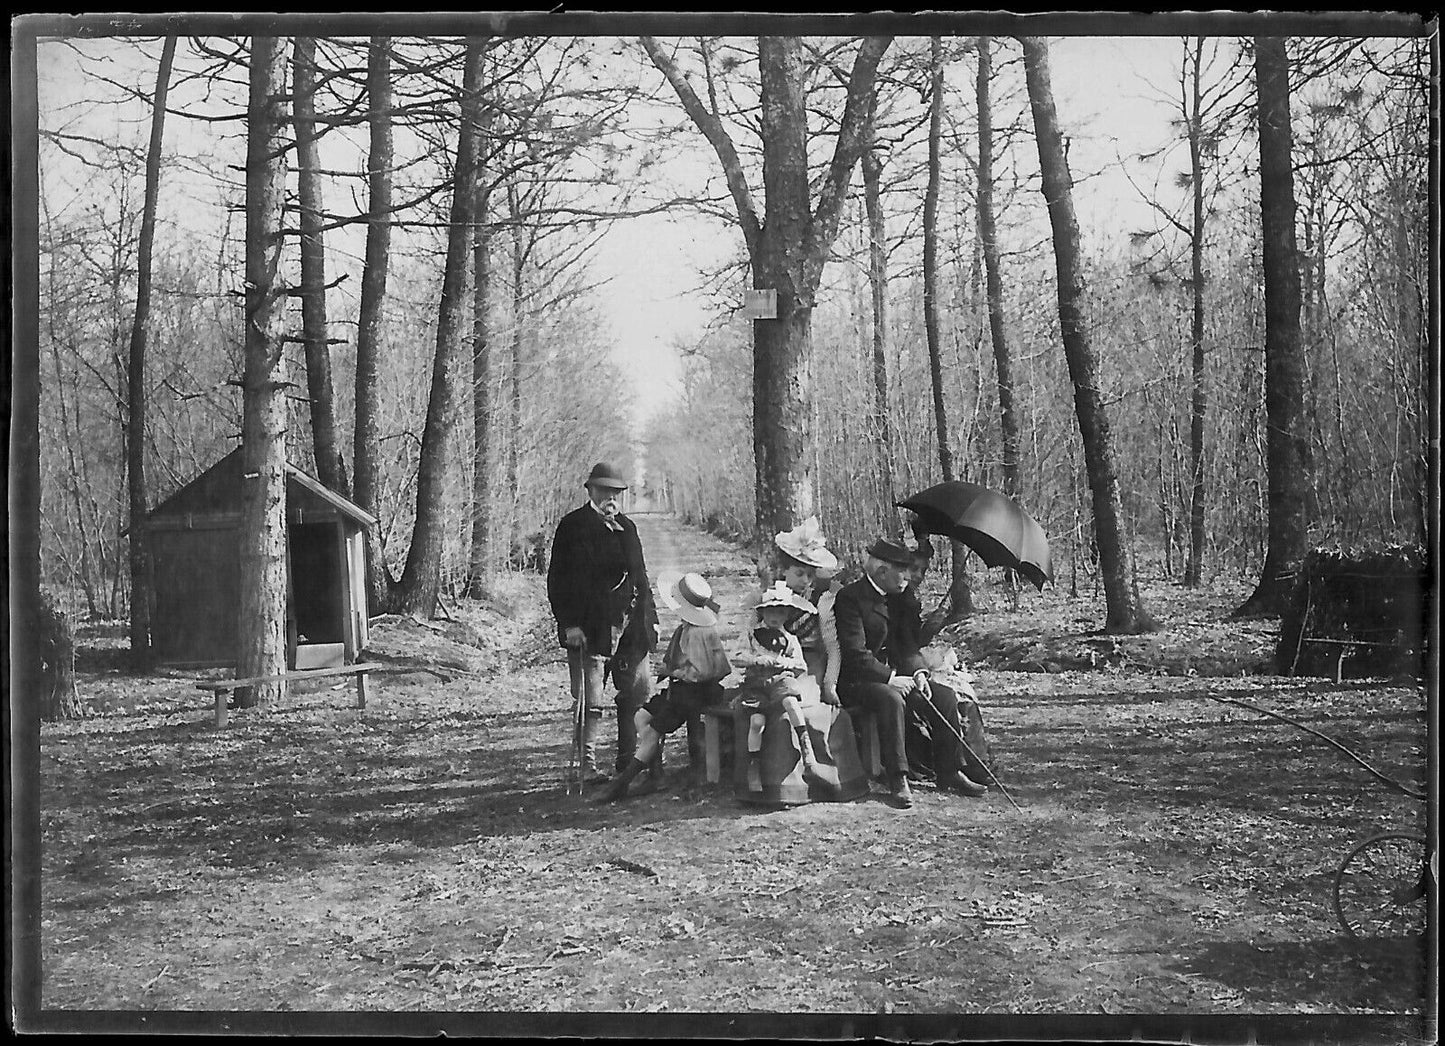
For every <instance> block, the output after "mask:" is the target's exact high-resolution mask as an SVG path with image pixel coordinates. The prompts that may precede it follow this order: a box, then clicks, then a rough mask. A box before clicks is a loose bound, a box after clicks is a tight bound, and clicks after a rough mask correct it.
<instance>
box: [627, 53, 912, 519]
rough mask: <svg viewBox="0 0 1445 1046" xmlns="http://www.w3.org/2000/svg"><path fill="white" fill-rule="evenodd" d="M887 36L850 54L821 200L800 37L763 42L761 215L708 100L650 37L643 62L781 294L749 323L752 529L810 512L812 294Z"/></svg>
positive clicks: (756, 266)
mask: <svg viewBox="0 0 1445 1046" xmlns="http://www.w3.org/2000/svg"><path fill="white" fill-rule="evenodd" d="M891 41H892V38H891V37H886V36H883V37H868V38H866V39H865V40H864V41H863V42H862V44H861V45H860V47H859V48H858V53H857V55H856V56H855V58H854V62H853V69H852V73H851V75H850V77H849V81H848V87H847V92H846V98H845V101H844V106H843V114H842V117H841V118H840V120H839V122H838V137H837V140H836V142H835V144H834V149H833V154H832V157H831V159H830V161H829V162H828V164H827V167H826V171H825V173H824V174H823V177H822V181H821V183H820V187H819V189H818V192H817V196H816V200H815V199H814V198H813V195H812V193H811V192H810V188H809V178H808V100H807V91H806V90H805V86H804V76H803V69H802V58H801V56H802V42H801V41H800V40H799V39H798V38H796V37H770V36H765V37H760V38H759V39H758V74H759V96H760V102H761V110H762V111H761V125H760V130H761V137H762V180H763V192H764V203H763V213H762V217H761V219H760V218H759V214H758V208H757V204H756V202H755V201H754V198H753V194H752V191H751V190H750V189H749V187H748V184H747V180H746V176H745V172H744V170H743V165H742V161H741V160H740V158H739V156H738V151H737V147H736V145H735V144H734V142H733V140H732V138H731V136H730V135H729V134H728V132H727V130H726V128H725V127H724V126H723V123H722V120H721V119H720V117H719V113H718V111H717V108H716V105H715V99H711V100H712V101H713V102H714V104H713V105H704V104H703V102H702V100H701V99H700V98H699V97H698V95H697V93H696V91H694V90H693V87H692V85H691V83H689V81H688V80H687V79H686V78H685V77H684V76H683V74H682V72H681V70H680V69H679V68H678V66H677V64H676V62H675V61H674V59H673V58H672V56H671V55H670V54H669V53H668V52H667V51H665V50H664V49H663V47H662V45H661V44H660V43H659V42H658V41H657V40H655V39H653V38H651V37H643V38H642V45H643V47H644V48H645V49H646V51H647V54H648V57H650V58H651V59H652V62H653V64H654V65H655V66H657V68H658V70H659V71H660V72H661V73H662V74H663V76H664V77H666V79H667V81H668V83H669V84H671V85H672V88H673V90H674V91H675V92H676V94H677V96H678V99H679V101H681V103H682V106H683V108H684V109H685V110H686V112H687V114H688V116H689V117H690V118H691V119H692V121H693V123H694V124H695V125H696V126H697V128H698V130H699V131H701V132H702V134H703V136H704V137H705V138H706V139H707V140H708V143H709V144H710V145H711V146H712V147H713V151H714V152H716V153H717V156H718V159H719V161H721V163H722V168H723V174H724V177H725V179H726V181H727V185H728V190H729V192H730V194H731V196H732V200H733V205H734V207H735V208H736V211H737V219H738V224H739V225H740V227H741V230H742V234H743V241H744V243H745V245H746V247H747V252H748V258H749V261H750V263H751V267H752V281H753V286H754V287H755V288H758V289H760V290H772V291H775V292H776V294H777V318H776V319H760V320H756V321H754V324H753V452H754V467H755V469H756V478H757V500H756V508H755V511H756V517H757V519H756V525H757V534H759V535H762V534H769V533H772V532H774V531H776V530H786V529H788V528H789V527H791V526H793V525H794V524H795V523H797V522H799V521H800V520H802V519H805V518H806V517H808V516H810V515H812V514H813V512H814V496H815V495H814V477H813V475H812V468H811V463H812V461H813V454H812V452H811V438H810V436H811V433H810V431H809V429H810V423H811V418H812V389H811V386H810V382H809V379H808V369H807V359H808V355H809V352H810V346H811V333H810V332H811V323H812V314H813V305H814V295H815V293H816V291H817V288H818V283H819V280H820V279H821V277H822V272H823V266H824V264H825V262H826V259H827V254H828V251H829V248H830V247H831V246H832V244H833V241H834V238H835V237H836V236H837V232H838V223H839V219H840V217H841V212H842V205H843V201H844V199H845V198H846V195H847V189H848V183H849V181H850V180H851V178H852V173H853V168H854V166H855V165H856V164H857V162H858V159H859V157H860V156H861V155H862V153H863V150H864V148H865V146H866V145H867V143H868V142H869V140H870V138H871V125H872V122H873V114H874V109H875V105H876V93H875V90H874V80H875V77H876V74H877V69H878V62H879V60H880V59H881V58H882V56H883V54H884V52H885V51H887V49H888V46H889V44H890V43H891Z"/></svg>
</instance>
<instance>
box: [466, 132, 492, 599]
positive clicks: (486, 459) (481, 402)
mask: <svg viewBox="0 0 1445 1046" xmlns="http://www.w3.org/2000/svg"><path fill="white" fill-rule="evenodd" d="M485 135H486V132H485V116H484V117H483V127H482V128H479V130H478V137H479V139H485ZM478 144H479V146H480V145H481V142H480V141H479V143H478ZM478 152H479V154H481V153H483V152H484V148H479V149H478ZM474 183H475V184H474V185H473V189H472V191H473V192H474V193H475V194H476V202H475V207H476V215H475V217H476V226H477V233H476V240H475V241H474V243H473V245H472V281H473V282H472V439H473V448H472V533H471V552H470V554H469V557H468V570H467V594H468V595H469V596H471V597H472V598H473V599H480V598H482V597H483V596H485V595H486V594H487V586H488V579H489V577H490V576H491V571H492V510H491V504H492V469H491V459H492V346H491V337H492V331H491V324H490V323H489V322H488V321H489V314H488V306H489V304H490V298H491V293H492V230H491V226H490V224H489V223H488V211H489V206H490V191H491V190H490V186H488V185H487V184H486V183H485V182H484V181H483V179H481V178H476V179H474Z"/></svg>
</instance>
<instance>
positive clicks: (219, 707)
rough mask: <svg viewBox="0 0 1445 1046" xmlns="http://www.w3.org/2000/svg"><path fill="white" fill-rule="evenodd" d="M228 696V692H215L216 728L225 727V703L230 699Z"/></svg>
mask: <svg viewBox="0 0 1445 1046" xmlns="http://www.w3.org/2000/svg"><path fill="white" fill-rule="evenodd" d="M230 696H231V692H230V691H229V690H217V691H216V726H217V727H222V726H225V725H226V702H227V701H228V700H229V699H230Z"/></svg>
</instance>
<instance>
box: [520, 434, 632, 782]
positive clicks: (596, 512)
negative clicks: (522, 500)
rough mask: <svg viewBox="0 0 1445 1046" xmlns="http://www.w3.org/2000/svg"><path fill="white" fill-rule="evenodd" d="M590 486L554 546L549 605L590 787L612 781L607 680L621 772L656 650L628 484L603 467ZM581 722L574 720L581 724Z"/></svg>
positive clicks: (594, 471) (629, 754)
mask: <svg viewBox="0 0 1445 1046" xmlns="http://www.w3.org/2000/svg"><path fill="white" fill-rule="evenodd" d="M585 486H586V488H587V503H586V504H585V505H583V506H582V507H581V508H578V509H575V510H573V511H572V512H569V513H567V515H565V516H563V517H562V519H561V521H559V522H558V524H557V534H556V536H555V537H554V538H553V540H552V558H551V560H550V562H549V563H548V567H547V598H548V600H549V601H550V602H551V604H552V616H553V617H555V618H556V619H557V639H558V642H560V643H561V644H562V646H563V647H565V648H566V650H567V670H568V674H569V677H570V682H571V687H572V701H573V703H574V710H575V706H576V702H579V701H581V702H583V706H584V708H585V715H584V716H583V717H582V728H581V735H582V736H581V737H578V738H573V742H574V743H575V744H579V745H580V746H581V748H582V762H583V772H584V774H586V775H588V778H589V780H590V782H591V783H593V784H597V783H600V782H603V781H606V780H608V776H607V774H606V773H605V772H603V771H602V769H601V768H600V767H598V765H597V734H598V731H599V730H600V728H601V726H602V709H603V702H602V687H603V683H604V682H605V681H606V677H607V674H608V673H609V672H610V673H611V675H612V683H613V685H614V686H615V687H616V688H617V694H616V697H615V703H616V706H617V760H616V767H617V769H618V770H621V769H622V768H623V767H625V766H627V765H628V764H629V763H630V762H631V761H632V755H633V752H634V751H635V750H636V748H637V726H636V724H635V723H634V722H633V718H634V716H635V715H636V714H637V710H638V709H639V708H641V707H642V706H643V704H645V703H646V701H647V699H648V697H649V696H651V691H652V671H651V666H650V664H649V659H648V656H649V654H650V653H651V652H652V650H653V648H655V647H656V646H657V609H656V607H655V606H654V605H653V602H652V584H651V582H650V581H649V580H648V577H647V566H646V564H645V563H644V562H643V559H642V543H641V541H639V540H638V537H637V525H636V524H635V523H633V522H632V520H630V519H628V518H627V517H626V516H624V515H623V514H622V506H621V498H622V492H623V491H624V490H626V489H627V480H625V479H623V478H622V474H621V472H619V471H618V470H617V469H615V468H613V467H612V466H611V465H607V464H604V463H602V462H598V463H597V464H596V465H594V466H593V467H592V472H591V474H590V475H588V477H587V480H586V483H585ZM574 721H575V717H574Z"/></svg>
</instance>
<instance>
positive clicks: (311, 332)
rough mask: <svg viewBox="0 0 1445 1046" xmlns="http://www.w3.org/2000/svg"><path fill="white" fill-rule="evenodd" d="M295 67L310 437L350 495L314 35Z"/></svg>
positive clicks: (302, 44)
mask: <svg viewBox="0 0 1445 1046" xmlns="http://www.w3.org/2000/svg"><path fill="white" fill-rule="evenodd" d="M294 48H295V59H294V67H293V69H292V79H293V84H294V86H293V90H292V103H291V105H292V121H293V123H294V124H295V126H296V187H297V197H298V199H299V202H300V225H301V337H302V340H303V341H304V342H305V345H306V391H307V395H308V396H309V398H310V400H311V441H312V446H313V448H314V452H315V456H316V478H317V479H319V480H321V482H322V483H324V484H326V485H327V486H328V487H330V488H331V489H332V490H335V491H338V492H340V493H342V494H349V493H350V484H348V483H347V481H346V466H345V463H344V462H343V461H342V460H341V444H340V442H339V440H338V439H337V436H336V396H335V394H334V392H333V390H332V387H331V339H330V338H329V337H328V336H327V329H326V242H325V239H324V238H323V234H322V231H321V228H322V225H323V223H324V220H325V208H324V206H323V200H322V193H321V159H320V156H319V155H318V151H317V148H316V38H315V37H311V36H298V37H297V38H296V41H295V45H294Z"/></svg>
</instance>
